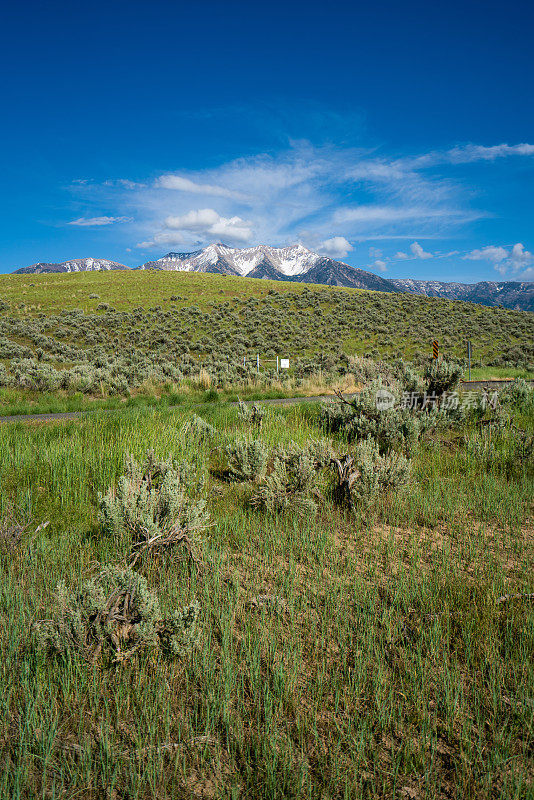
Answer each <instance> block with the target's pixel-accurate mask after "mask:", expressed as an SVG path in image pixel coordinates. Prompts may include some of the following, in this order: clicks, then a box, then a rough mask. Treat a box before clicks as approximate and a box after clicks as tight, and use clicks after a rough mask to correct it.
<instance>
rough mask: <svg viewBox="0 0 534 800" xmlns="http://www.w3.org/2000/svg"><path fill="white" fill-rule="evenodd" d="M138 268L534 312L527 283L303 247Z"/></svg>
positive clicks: (212, 251) (261, 248)
mask: <svg viewBox="0 0 534 800" xmlns="http://www.w3.org/2000/svg"><path fill="white" fill-rule="evenodd" d="M112 269H113V270H115V269H130V267H126V266H125V265H124V264H118V263H117V262H115V261H107V260H105V259H98V258H78V259H73V260H71V261H64V262H63V263H61V264H44V263H39V264H33V265H32V266H31V267H23V268H22V269H18V270H16V272H17V273H19V274H20V273H22V274H39V273H46V272H86V271H91V270H112ZM139 269H143V270H146V269H161V270H167V271H176V272H206V273H215V274H219V275H234V276H239V277H247V278H269V279H271V280H277V281H298V282H305V283H318V284H325V285H327V286H348V287H351V288H355V289H372V290H374V291H379V292H410V293H411V294H419V295H425V296H426V297H442V298H447V299H449V300H464V301H468V302H471V303H480V304H481V305H486V306H497V305H501V306H504V307H505V308H514V309H520V310H523V311H534V283H529V282H527V281H523V282H519V281H498V282H497V281H481V282H479V283H456V282H455V283H453V282H451V283H447V282H444V281H433V280H429V281H420V280H412V279H411V278H394V279H392V278H382V277H380V276H379V275H375V274H374V273H372V272H367V271H366V270H363V269H358V268H357V267H351V266H349V265H348V264H345V263H344V262H343V261H336V260H335V259H333V258H328V257H327V256H322V255H319V253H314V252H313V251H312V250H308V248H307V247H304V246H303V245H301V244H294V245H291V246H289V247H270V246H268V245H263V244H261V245H257V246H256V247H243V248H239V247H229V246H228V245H225V244H210V245H209V246H208V247H204V248H203V249H202V250H195V251H193V252H191V253H167V255H166V256H162V257H161V258H158V259H157V260H156V261H147V263H146V264H142V265H141V266H140V267H139Z"/></svg>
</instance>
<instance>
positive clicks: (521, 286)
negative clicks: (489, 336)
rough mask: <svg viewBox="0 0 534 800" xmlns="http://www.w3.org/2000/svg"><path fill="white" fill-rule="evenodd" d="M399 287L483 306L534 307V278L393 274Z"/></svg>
mask: <svg viewBox="0 0 534 800" xmlns="http://www.w3.org/2000/svg"><path fill="white" fill-rule="evenodd" d="M389 283H391V284H393V285H394V286H395V287H396V289H397V290H398V291H401V292H410V293H411V294H423V295H425V296H426V297H445V298H447V299H448V300H463V301H464V302H468V303H479V304H481V305H483V306H498V305H501V306H504V307H505V308H515V309H520V310H522V311H534V283H533V282H532V281H479V282H478V283H455V282H446V281H419V280H413V279H411V278H392V279H390V280H389Z"/></svg>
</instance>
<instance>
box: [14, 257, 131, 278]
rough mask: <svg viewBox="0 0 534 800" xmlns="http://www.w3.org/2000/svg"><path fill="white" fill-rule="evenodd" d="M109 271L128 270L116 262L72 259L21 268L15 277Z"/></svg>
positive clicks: (98, 259)
mask: <svg viewBox="0 0 534 800" xmlns="http://www.w3.org/2000/svg"><path fill="white" fill-rule="evenodd" d="M110 269H130V267H127V266H125V265H124V264H118V263H117V262H116V261H108V260H107V259H105V258H73V259H72V260H71V261H62V262H61V263H60V264H48V263H44V262H39V264H32V265H31V266H30V267H22V268H21V269H17V270H15V273H14V274H15V275H28V274H31V275H40V274H41V273H44V272H95V271H96V272H99V271H102V270H110Z"/></svg>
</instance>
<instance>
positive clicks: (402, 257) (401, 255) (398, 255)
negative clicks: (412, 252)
mask: <svg viewBox="0 0 534 800" xmlns="http://www.w3.org/2000/svg"><path fill="white" fill-rule="evenodd" d="M409 257H410V256H409V255H408V253H403V252H402V250H399V251H398V252H397V253H395V255H394V256H393V258H397V259H399V261H404V260H405V259H407V258H409Z"/></svg>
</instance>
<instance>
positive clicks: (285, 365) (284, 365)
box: [280, 358, 289, 369]
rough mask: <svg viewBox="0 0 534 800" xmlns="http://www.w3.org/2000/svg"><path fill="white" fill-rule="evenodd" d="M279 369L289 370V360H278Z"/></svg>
mask: <svg viewBox="0 0 534 800" xmlns="http://www.w3.org/2000/svg"><path fill="white" fill-rule="evenodd" d="M280 369H289V358H281V359H280Z"/></svg>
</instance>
